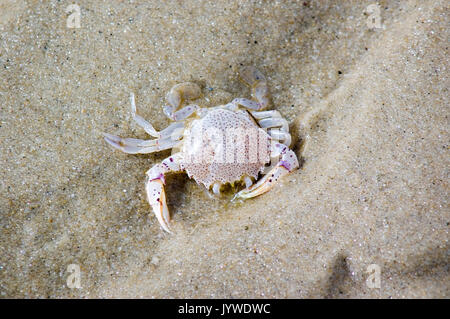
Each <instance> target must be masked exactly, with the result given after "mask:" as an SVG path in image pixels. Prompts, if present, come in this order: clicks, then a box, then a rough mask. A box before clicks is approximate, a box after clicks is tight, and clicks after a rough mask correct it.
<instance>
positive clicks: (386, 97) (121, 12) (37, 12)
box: [0, 0, 450, 298]
mask: <svg viewBox="0 0 450 319" xmlns="http://www.w3.org/2000/svg"><path fill="white" fill-rule="evenodd" d="M70 3H72V1H48V2H47V1H46V2H45V3H40V2H38V1H27V2H23V3H22V4H16V3H15V2H14V1H10V0H6V1H5V0H3V1H0V143H1V144H0V145H1V148H0V149H1V152H0V167H1V169H0V194H1V195H0V225H1V234H0V252H1V253H0V294H1V295H0V296H1V297H3V298H4V297H14V298H19V297H20V298H21V297H27V298H37V297H41V298H61V297H63V298H73V297H83V298H94V297H132V298H135V297H148V298H153V297H155V298H178V297H186V298H217V297H224V298H241V297H244V298H271V297H277V298H350V297H355V298H406V297H410V298H411V297H412V298H448V297H449V287H450V280H449V279H450V276H449V243H448V240H449V234H448V231H449V222H450V220H449V219H450V209H449V204H448V194H449V187H448V180H449V178H448V177H449V167H450V165H449V164H450V163H449V158H450V156H449V155H450V154H449V144H448V143H449V127H450V126H449V119H448V113H449V98H448V97H449V92H448V87H449V86H450V85H449V84H450V83H449V80H448V68H449V52H448V39H449V29H448V25H449V7H448V3H446V1H402V2H400V3H399V2H396V1H380V6H379V9H380V17H381V25H380V28H378V27H373V24H370V22H369V24H368V19H369V18H370V16H371V14H372V13H368V12H367V11H370V10H367V7H368V6H369V5H370V4H373V3H374V2H372V1H345V2H344V1H339V2H336V1H318V2H313V1H305V2H294V1H292V2H291V1H282V2H279V3H278V2H275V1H273V2H272V1H270V2H267V3H263V4H259V3H253V2H250V1H234V2H225V1H223V2H218V3H214V4H211V3H208V2H201V1H164V2H161V3H159V2H152V3H147V2H146V1H77V4H79V6H80V8H81V19H80V28H68V27H67V24H66V21H67V18H68V16H69V14H67V13H66V12H65V9H66V7H67V6H68V5H69V4H70ZM369 21H372V20H370V19H369ZM240 64H244V65H254V66H256V67H257V68H259V69H260V70H261V71H263V72H264V73H265V75H266V76H267V78H268V83H269V89H270V92H271V96H272V105H271V108H272V109H276V110H278V111H279V112H280V113H281V114H282V115H283V116H284V117H286V118H287V120H288V121H289V123H290V124H291V133H292V136H293V144H292V148H293V149H294V150H295V152H296V153H297V155H298V157H299V158H301V162H302V165H301V168H300V169H299V170H298V171H296V172H294V173H292V174H291V175H289V176H287V177H286V178H285V179H283V181H282V182H281V183H280V184H279V185H278V186H277V187H275V188H274V189H273V190H271V191H270V192H269V193H267V194H265V195H263V196H260V197H258V198H255V199H252V200H248V201H246V202H244V203H231V202H230V196H229V195H223V196H222V197H220V198H217V197H211V196H209V195H208V194H207V193H206V192H205V191H204V189H202V188H201V187H199V186H198V185H196V184H195V182H193V181H191V180H188V178H187V177H186V176H184V175H177V176H172V177H169V178H168V180H167V184H168V185H167V188H166V190H167V193H168V202H169V208H170V210H171V212H172V217H173V221H172V227H173V230H174V234H172V235H168V234H166V233H163V232H162V231H161V229H160V227H159V225H158V222H157V220H156V218H154V216H153V213H152V212H151V209H150V207H149V205H148V203H147V201H146V197H145V193H144V179H145V172H146V170H147V169H148V168H150V167H151V166H152V165H154V164H156V163H158V162H160V161H161V160H162V159H164V158H165V157H167V156H168V155H169V154H170V152H169V151H165V152H161V153H155V154H151V155H127V154H124V153H121V152H118V151H115V150H113V149H112V148H111V147H110V146H109V145H107V144H106V143H105V142H104V140H103V137H102V132H108V133H112V134H116V135H120V136H124V137H135V138H148V137H147V135H146V134H145V132H144V131H143V130H142V129H141V128H139V127H138V126H137V125H136V124H135V123H134V122H133V121H132V119H131V114H130V105H129V93H130V92H134V93H135V95H136V103H137V106H138V109H139V113H140V114H141V115H142V116H143V117H145V118H146V119H147V120H149V121H151V122H152V123H153V124H154V126H155V128H156V129H158V130H159V129H163V128H164V127H166V126H167V125H168V124H169V121H168V119H167V118H166V117H165V116H164V114H163V112H162V109H161V106H162V105H164V103H165V95H166V93H167V91H168V90H169V89H170V88H171V87H172V86H173V85H174V84H176V83H179V82H184V81H193V82H196V83H198V84H199V85H201V86H202V90H203V94H204V96H203V98H202V99H201V100H199V104H201V105H203V106H214V105H217V104H219V103H226V102H229V101H231V99H233V98H235V97H249V90H248V89H247V88H245V87H244V86H243V85H242V83H241V82H239V80H238V78H237V70H238V69H239V66H240ZM70 264H76V265H78V266H79V267H80V270H81V280H80V283H81V288H80V289H76V288H75V289H70V288H69V287H68V286H67V278H68V276H69V272H68V270H67V267H68V265H70ZM373 264H375V265H378V266H379V268H380V270H381V275H380V288H370V284H369V285H368V284H367V282H366V279H367V278H368V276H369V273H367V269H368V267H369V265H373Z"/></svg>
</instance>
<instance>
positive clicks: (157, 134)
mask: <svg viewBox="0 0 450 319" xmlns="http://www.w3.org/2000/svg"><path fill="white" fill-rule="evenodd" d="M130 103H131V115H132V116H133V120H134V121H135V122H136V123H137V124H138V125H139V126H140V127H142V128H143V129H144V131H145V132H147V134H149V135H151V136H153V137H158V138H159V137H160V136H161V134H160V132H158V131H157V130H155V128H154V127H153V125H151V124H150V123H149V122H147V121H146V120H145V119H144V118H143V117H142V116H140V115H138V114H137V112H136V103H135V101H134V94H133V93H130Z"/></svg>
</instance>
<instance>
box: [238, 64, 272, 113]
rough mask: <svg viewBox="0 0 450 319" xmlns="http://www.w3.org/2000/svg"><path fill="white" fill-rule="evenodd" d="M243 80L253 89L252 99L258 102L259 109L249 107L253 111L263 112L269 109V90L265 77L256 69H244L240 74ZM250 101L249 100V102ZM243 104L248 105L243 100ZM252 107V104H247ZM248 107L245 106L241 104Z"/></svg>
mask: <svg viewBox="0 0 450 319" xmlns="http://www.w3.org/2000/svg"><path fill="white" fill-rule="evenodd" d="M239 76H240V78H241V80H242V81H243V82H244V83H245V84H247V85H248V86H250V87H251V89H252V97H253V98H255V99H256V100H257V101H258V104H259V107H258V108H254V107H249V108H251V109H253V110H261V109H264V108H266V107H267V105H268V104H269V90H268V88H267V82H266V78H265V76H264V75H263V74H262V73H261V72H260V71H258V70H257V69H256V68H254V67H252V66H248V67H244V68H243V69H241V72H240V73H239ZM248 101H249V100H248ZM240 102H241V103H242V102H244V103H247V102H245V101H243V99H241V101H240ZM247 104H248V105H250V106H253V105H252V104H251V103H247ZM241 105H243V106H245V107H247V106H246V105H244V104H241Z"/></svg>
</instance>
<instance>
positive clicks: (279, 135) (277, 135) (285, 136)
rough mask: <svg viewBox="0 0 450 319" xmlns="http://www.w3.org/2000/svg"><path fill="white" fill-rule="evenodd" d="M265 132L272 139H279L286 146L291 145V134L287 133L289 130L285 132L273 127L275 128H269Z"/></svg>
mask: <svg viewBox="0 0 450 319" xmlns="http://www.w3.org/2000/svg"><path fill="white" fill-rule="evenodd" d="M267 133H268V134H269V135H270V137H271V138H273V139H274V140H277V141H280V143H283V144H284V145H286V146H288V147H289V145H291V140H292V139H291V134H289V132H285V131H282V130H279V129H277V128H275V129H270V130H269V131H268V132H267Z"/></svg>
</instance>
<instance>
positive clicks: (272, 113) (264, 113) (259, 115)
mask: <svg viewBox="0 0 450 319" xmlns="http://www.w3.org/2000/svg"><path fill="white" fill-rule="evenodd" d="M250 113H251V114H252V116H253V117H254V118H255V119H257V120H261V119H265V118H268V117H271V118H274V117H281V114H280V112H278V111H276V110H269V111H260V112H255V111H253V112H250Z"/></svg>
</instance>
